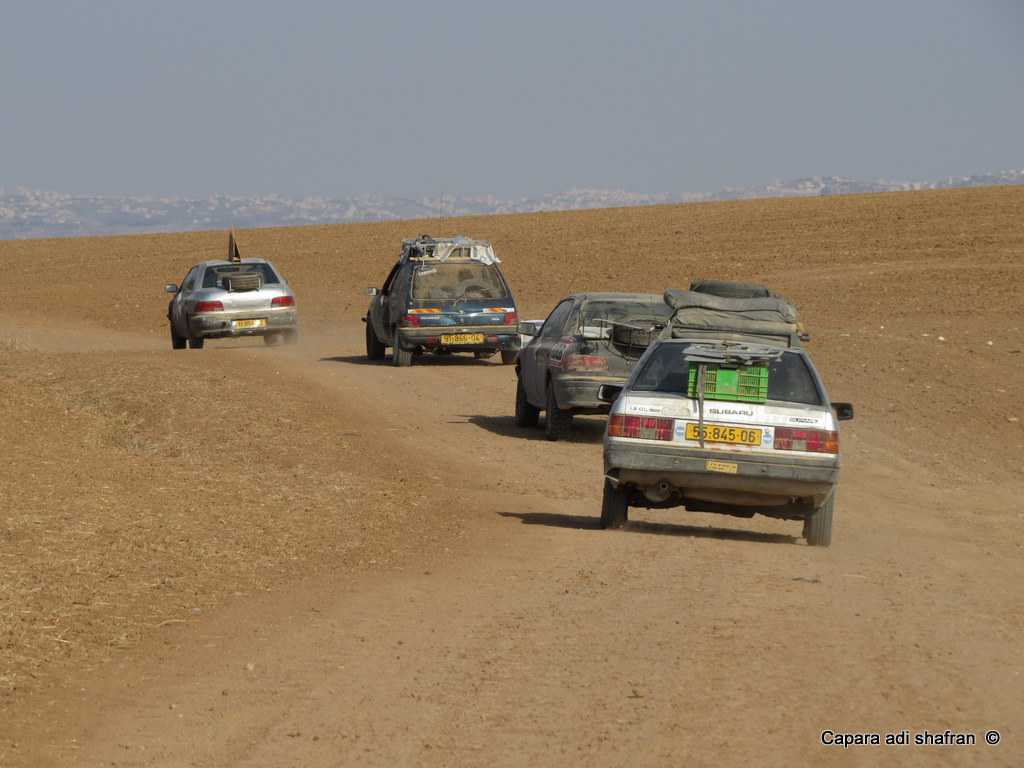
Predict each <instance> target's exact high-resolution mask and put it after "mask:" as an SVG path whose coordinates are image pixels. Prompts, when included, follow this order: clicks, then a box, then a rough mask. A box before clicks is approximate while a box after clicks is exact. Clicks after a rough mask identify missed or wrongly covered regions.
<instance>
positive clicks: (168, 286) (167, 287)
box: [164, 283, 178, 293]
mask: <svg viewBox="0 0 1024 768" xmlns="http://www.w3.org/2000/svg"><path fill="white" fill-rule="evenodd" d="M164 291H165V292H166V293H177V292H178V286H177V285H175V284H174V283H167V284H166V285H164Z"/></svg>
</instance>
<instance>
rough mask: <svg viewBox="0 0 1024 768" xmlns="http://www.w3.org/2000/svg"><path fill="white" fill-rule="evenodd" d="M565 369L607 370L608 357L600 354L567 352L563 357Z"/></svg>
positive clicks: (563, 367)
mask: <svg viewBox="0 0 1024 768" xmlns="http://www.w3.org/2000/svg"><path fill="white" fill-rule="evenodd" d="M562 369H563V370H565V371H607V370H608V359H607V358H604V357H601V356H600V355H575V354H567V355H565V357H563V358H562Z"/></svg>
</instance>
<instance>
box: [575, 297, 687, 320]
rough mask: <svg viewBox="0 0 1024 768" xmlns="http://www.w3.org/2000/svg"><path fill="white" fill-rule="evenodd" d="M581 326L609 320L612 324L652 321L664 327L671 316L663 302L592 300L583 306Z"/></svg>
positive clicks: (670, 311)
mask: <svg viewBox="0 0 1024 768" xmlns="http://www.w3.org/2000/svg"><path fill="white" fill-rule="evenodd" d="M582 312H583V325H595V324H596V323H595V321H599V320H609V321H611V322H613V323H633V322H643V321H653V322H656V323H660V324H662V325H664V324H665V323H667V322H668V320H669V318H670V317H671V316H672V310H671V309H670V308H669V306H668V305H667V304H666V303H665V302H663V301H660V300H659V301H650V302H647V301H615V300H614V299H592V300H589V301H587V302H586V303H584V305H583V310H582Z"/></svg>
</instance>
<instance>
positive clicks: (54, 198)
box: [0, 169, 1024, 240]
mask: <svg viewBox="0 0 1024 768" xmlns="http://www.w3.org/2000/svg"><path fill="white" fill-rule="evenodd" d="M1007 184H1024V169H1019V170H1009V171H1001V172H998V173H988V174H979V175H974V176H963V177H949V178H946V179H943V180H941V181H931V182H920V181H918V182H904V181H886V180H876V181H862V180H858V179H852V178H846V177H841V176H813V177H810V178H804V179H796V180H794V181H786V182H781V181H780V182H773V183H771V184H761V185H756V186H747V187H727V188H725V189H723V190H720V191H719V192H711V193H683V194H638V193H633V192H627V191H625V190H621V189H602V188H577V189H571V190H569V191H568V192H560V193H555V194H548V195H544V196H542V197H538V198H520V199H518V200H502V199H500V198H498V197H494V196H492V195H485V196H479V197H458V196H443V197H436V198H422V199H419V200H412V199H407V198H402V197H383V196H376V195H357V196H354V197H345V198H339V199H334V200H327V199H323V198H317V197H310V198H304V199H293V198H289V197H284V196H281V195H253V196H236V195H210V196H209V197H205V198H182V197H135V196H129V195H71V194H65V193H61V192H49V191H41V190H36V189H29V188H26V187H15V188H13V189H10V188H4V187H0V239H4V240H10V239H17V238H36V237H70V236H80V235H118V234H132V233H143V232H183V231H190V230H203V229H223V228H226V227H240V228H245V227H286V226H300V225H303V224H338V223H345V222H357V221H386V220H394V219H424V218H437V217H440V216H471V215H484V214H495V213H533V212H537V211H567V210H579V209H585V208H615V207H621V206H634V205H657V204H663V203H690V202H707V201H712V200H741V199H751V198H763V197H811V196H817V195H850V194H859V193H864V192H903V191H911V190H921V189H953V188H960V187H984V186H994V185H1007Z"/></svg>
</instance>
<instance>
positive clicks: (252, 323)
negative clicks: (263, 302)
mask: <svg viewBox="0 0 1024 768" xmlns="http://www.w3.org/2000/svg"><path fill="white" fill-rule="evenodd" d="M231 327H232V328H241V329H244V328H266V327H267V319H266V318H265V317H260V318H258V319H255V320H232V321H231Z"/></svg>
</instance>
